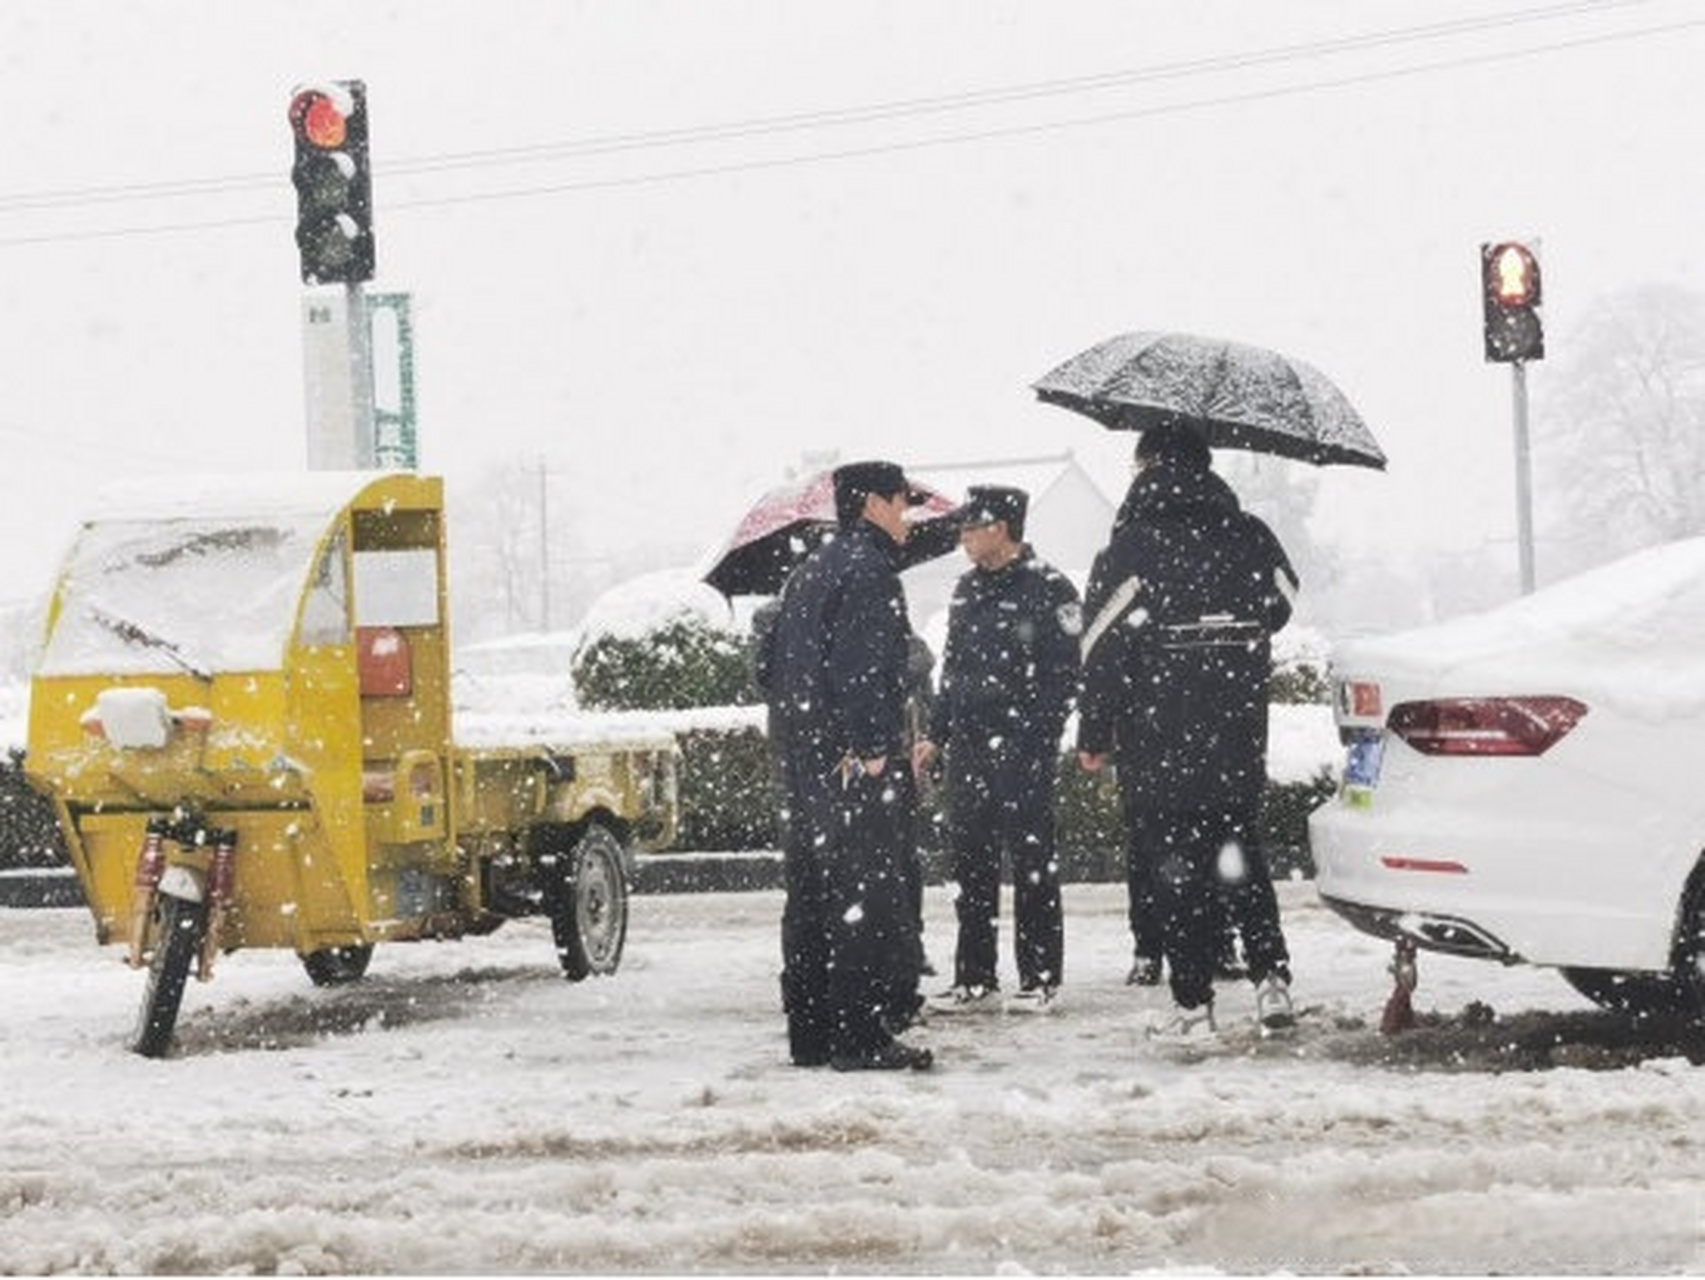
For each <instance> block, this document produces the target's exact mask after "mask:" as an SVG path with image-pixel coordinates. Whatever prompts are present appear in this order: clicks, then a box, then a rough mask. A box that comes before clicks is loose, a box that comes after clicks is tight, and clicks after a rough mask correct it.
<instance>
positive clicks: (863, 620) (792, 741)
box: [757, 462, 931, 1071]
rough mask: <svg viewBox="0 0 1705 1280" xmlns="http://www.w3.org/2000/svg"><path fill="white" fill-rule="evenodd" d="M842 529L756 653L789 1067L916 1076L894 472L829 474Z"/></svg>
mask: <svg viewBox="0 0 1705 1280" xmlns="http://www.w3.org/2000/svg"><path fill="white" fill-rule="evenodd" d="M834 479H835V506H836V514H837V517H838V520H839V530H838V532H837V533H836V535H835V537H833V538H832V539H830V540H829V541H828V542H825V543H824V544H823V545H822V546H820V547H818V548H817V549H816V550H814V551H813V552H812V553H811V554H810V556H808V557H807V558H806V560H805V561H804V563H803V564H801V565H800V567H799V568H798V569H797V570H795V572H794V573H793V575H792V576H791V577H790V578H789V579H788V582H787V585H786V586H785V587H784V588H783V590H782V594H781V599H780V604H779V608H778V610H777V612H776V616H775V621H774V624H773V625H772V626H771V627H770V628H769V629H768V631H767V633H766V635H765V636H764V639H763V648H762V650H761V652H760V653H759V655H758V663H757V669H758V675H759V681H760V685H761V686H762V687H763V689H764V691H765V695H766V698H767V700H768V703H769V711H770V725H771V732H772V735H773V739H774V745H775V751H776V755H777V759H778V761H779V764H780V769H781V791H782V804H783V815H782V828H783V831H784V838H783V857H784V863H785V878H786V888H787V900H786V905H785V906H784V908H783V912H782V927H781V934H782V998H783V1005H784V1007H785V1010H786V1013H787V1025H788V1044H789V1051H790V1054H791V1057H792V1060H793V1061H794V1063H796V1064H797V1065H799V1066H818V1065H822V1064H824V1063H828V1064H829V1065H831V1066H833V1067H834V1068H836V1069H837V1070H843V1071H850V1070H868V1069H881V1070H893V1069H905V1068H910V1069H913V1070H922V1069H925V1068H928V1067H929V1066H930V1065H931V1055H930V1052H929V1050H927V1049H923V1048H917V1047H914V1046H911V1045H907V1044H905V1043H904V1042H902V1041H901V1040H899V1039H897V1038H896V1033H897V1032H898V1031H901V1030H903V1029H904V1028H905V1027H906V1026H907V1025H909V1023H910V1021H911V1019H912V1017H913V1015H914V1014H915V1013H916V1011H917V1008H918V1004H919V998H918V991H917V987H918V970H919V966H920V964H921V959H922V954H923V953H922V946H921V941H920V939H919V936H918V918H917V911H916V908H915V905H914V904H913V902H912V894H913V890H914V885H915V860H916V856H917V850H916V844H915V840H916V806H917V796H916V791H915V789H914V784H913V779H912V776H911V771H910V769H909V768H908V764H909V761H908V759H907V752H906V738H905V732H906V724H905V716H906V710H905V709H906V698H907V687H906V686H907V674H906V667H907V649H908V637H909V635H910V634H911V628H910V626H909V624H908V621H907V617H906V600H905V594H904V591H903V589H902V588H901V585H900V577H899V573H898V568H897V566H898V564H899V556H900V548H901V546H902V545H903V544H904V542H905V540H906V536H907V532H908V526H907V522H906V519H905V513H906V509H907V507H908V506H909V505H911V504H912V503H913V502H914V501H915V499H914V498H913V493H912V488H911V486H910V485H909V484H908V483H907V481H906V478H905V474H904V472H903V471H902V470H901V469H900V468H899V467H898V466H896V465H895V464H894V463H891V462H860V463H849V464H847V465H845V466H842V467H838V468H837V469H836V471H835V477H834Z"/></svg>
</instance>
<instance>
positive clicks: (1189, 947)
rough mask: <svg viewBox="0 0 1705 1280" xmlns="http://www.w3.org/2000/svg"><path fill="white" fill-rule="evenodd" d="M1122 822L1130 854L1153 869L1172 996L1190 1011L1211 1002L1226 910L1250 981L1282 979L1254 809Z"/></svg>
mask: <svg viewBox="0 0 1705 1280" xmlns="http://www.w3.org/2000/svg"><path fill="white" fill-rule="evenodd" d="M1128 817H1129V818H1130V820H1131V823H1132V829H1131V833H1130V834H1131V845H1132V850H1133V852H1136V851H1139V850H1140V851H1141V855H1142V857H1143V859H1144V861H1145V862H1146V863H1147V864H1148V866H1149V867H1150V868H1152V875H1151V878H1150V891H1151V893H1152V900H1153V906H1154V914H1155V917H1156V918H1157V919H1158V921H1159V943H1160V951H1159V952H1158V953H1157V954H1160V955H1163V956H1164V957H1165V959H1166V963H1167V968H1168V970H1169V976H1170V982H1171V986H1172V998H1173V999H1174V1000H1175V1001H1176V1002H1177V1003H1178V1004H1180V1005H1183V1006H1184V1007H1185V1008H1191V1009H1193V1008H1197V1007H1198V1006H1200V1005H1203V1004H1206V1003H1207V1002H1208V1001H1210V1000H1212V999H1213V995H1214V985H1213V983H1214V968H1215V959H1216V957H1217V955H1218V953H1219V949H1220V945H1221V938H1222V936H1223V929H1224V917H1225V913H1226V911H1227V910H1228V909H1229V912H1230V915H1231V918H1232V920H1233V922H1234V923H1235V924H1236V925H1237V926H1238V929H1239V931H1240V932H1241V933H1242V934H1243V951H1244V959H1245V961H1246V962H1247V963H1248V966H1249V977H1250V980H1251V981H1253V982H1256V983H1259V982H1261V981H1262V980H1263V979H1264V978H1266V977H1267V976H1268V975H1269V974H1275V973H1276V974H1278V975H1280V976H1282V977H1284V978H1286V979H1287V980H1288V979H1289V976H1290V973H1289V965H1290V954H1289V952H1288V950H1287V949H1286V946H1285V936H1284V933H1283V931H1282V929H1281V928H1280V924H1279V902H1278V898H1277V896H1276V895H1275V894H1274V892H1273V878H1272V873H1271V872H1270V870H1269V869H1268V866H1267V857H1266V854H1265V853H1264V852H1263V850H1262V848H1261V843H1260V838H1259V828H1258V826H1257V824H1256V812H1255V808H1254V806H1249V807H1246V808H1238V809H1232V810H1225V809H1204V810H1179V809H1133V810H1132V811H1131V812H1130V813H1129V814H1128Z"/></svg>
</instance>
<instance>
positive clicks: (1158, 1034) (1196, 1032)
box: [1148, 1000, 1219, 1044]
mask: <svg viewBox="0 0 1705 1280" xmlns="http://www.w3.org/2000/svg"><path fill="white" fill-rule="evenodd" d="M1218 1032H1219V1025H1218V1024H1217V1023H1216V1022H1215V1021H1214V1002H1213V1001H1212V1000H1210V1001H1208V1003H1207V1004H1204V1005H1199V1006H1197V1007H1196V1008H1194V1009H1186V1008H1185V1007H1184V1006H1183V1005H1178V1004H1175V1005H1173V1006H1172V1008H1171V1009H1170V1010H1168V1011H1167V1012H1165V1013H1159V1014H1156V1015H1155V1018H1154V1021H1153V1022H1151V1023H1149V1028H1148V1037H1149V1039H1150V1040H1163V1041H1166V1042H1167V1043H1168V1044H1200V1043H1203V1042H1205V1041H1209V1040H1212V1039H1213V1038H1214V1036H1215V1035H1216V1034H1217V1033H1218Z"/></svg>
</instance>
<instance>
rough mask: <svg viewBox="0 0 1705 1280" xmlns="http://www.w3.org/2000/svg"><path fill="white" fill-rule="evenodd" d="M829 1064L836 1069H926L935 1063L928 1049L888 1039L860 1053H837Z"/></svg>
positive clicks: (933, 1056)
mask: <svg viewBox="0 0 1705 1280" xmlns="http://www.w3.org/2000/svg"><path fill="white" fill-rule="evenodd" d="M829 1065H830V1066H831V1067H833V1068H834V1069H835V1070H836V1071H928V1070H929V1069H930V1068H931V1067H933V1066H934V1065H935V1055H934V1054H933V1053H931V1052H930V1051H929V1050H928V1049H916V1048H913V1047H912V1046H911V1045H909V1044H901V1043H900V1042H899V1041H898V1040H890V1041H889V1042H888V1043H887V1044H882V1045H877V1046H876V1047H875V1048H874V1049H866V1050H865V1051H864V1052H862V1053H837V1054H835V1055H834V1056H833V1057H832V1058H830V1059H829Z"/></svg>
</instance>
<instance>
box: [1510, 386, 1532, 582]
mask: <svg viewBox="0 0 1705 1280" xmlns="http://www.w3.org/2000/svg"><path fill="white" fill-rule="evenodd" d="M1510 387H1511V393H1510V395H1511V410H1512V412H1513V415H1514V418H1515V436H1516V545H1517V547H1518V549H1519V553H1520V556H1521V593H1522V594H1523V595H1524V596H1525V595H1531V594H1532V593H1533V474H1532V471H1533V468H1532V461H1531V459H1530V457H1529V454H1528V445H1527V362H1526V361H1525V360H1516V361H1512V362H1511V364H1510Z"/></svg>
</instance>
